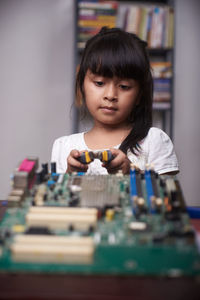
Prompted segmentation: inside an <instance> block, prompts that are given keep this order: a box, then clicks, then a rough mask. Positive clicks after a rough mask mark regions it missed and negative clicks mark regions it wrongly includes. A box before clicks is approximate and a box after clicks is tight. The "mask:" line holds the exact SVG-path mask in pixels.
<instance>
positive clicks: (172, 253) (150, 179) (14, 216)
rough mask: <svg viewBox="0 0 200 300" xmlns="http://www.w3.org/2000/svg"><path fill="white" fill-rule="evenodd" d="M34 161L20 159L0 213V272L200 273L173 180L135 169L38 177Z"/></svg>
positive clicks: (45, 169)
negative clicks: (19, 164)
mask: <svg viewBox="0 0 200 300" xmlns="http://www.w3.org/2000/svg"><path fill="white" fill-rule="evenodd" d="M107 154H109V152H106V153H105V155H107ZM95 155H96V157H97V156H98V155H99V153H96V154H95ZM101 155H102V156H101V157H100V156H99V159H101V160H105V161H107V160H109V159H110V158H109V155H108V157H103V153H101ZM36 161H37V160H31V159H30V160H29V159H26V160H24V162H23V163H22V164H21V167H20V169H19V168H18V169H17V175H16V177H15V178H14V180H13V187H12V189H11V192H10V193H9V195H8V201H6V202H5V203H4V204H5V205H3V204H2V205H1V207H0V208H1V209H2V212H3V213H2V214H1V218H0V271H3V272H15V271H16V270H17V271H20V272H23V271H26V272H30V273H31V272H39V273H48V272H52V265H53V272H55V273H58V274H60V273H62V274H64V273H69V272H73V273H76V272H77V273H79V274H85V273H87V274H88V273H90V274H97V273H98V274H102V273H103V274H107V275H109V274H113V272H114V273H115V274H120V275H124V274H139V275H141V274H144V275H145V276H148V275H154V276H157V275H158V276H160V275H161V276H165V275H166V276H169V275H170V274H173V270H176V271H177V272H178V274H180V275H185V276H194V275H198V274H200V255H199V252H198V248H197V246H196V242H195V232H194V229H193V227H192V226H191V224H190V220H189V216H188V215H187V212H186V210H185V203H184V198H183V195H182V191H181V187H180V184H179V182H178V180H177V178H176V177H172V176H167V175H166V176H164V175H163V176H159V175H158V174H156V173H155V172H154V171H153V170H152V169H150V168H147V169H146V170H145V172H143V173H141V172H140V171H139V170H138V169H137V168H136V167H134V166H131V171H130V175H123V174H122V173H119V174H116V175H86V174H85V175H82V176H79V175H78V174H77V173H74V174H70V175H69V174H57V173H56V172H55V171H56V165H55V164H53V165H51V168H49V167H48V164H42V168H41V169H40V171H39V172H38V171H36V169H37V164H38V163H36ZM49 169H50V173H49ZM38 174H39V175H38ZM5 210H6V213H5ZM133 261H134V264H133V263H130V262H133Z"/></svg>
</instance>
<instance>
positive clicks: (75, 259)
mask: <svg viewBox="0 0 200 300" xmlns="http://www.w3.org/2000/svg"><path fill="white" fill-rule="evenodd" d="M10 250H11V254H12V259H13V260H14V261H17V262H40V263H41V262H42V263H75V264H77V263H91V262H92V258H93V254H94V243H93V240H92V238H89V237H61V236H51V237H49V236H31V235H18V236H16V237H15V239H14V243H13V244H12V245H11V246H10Z"/></svg>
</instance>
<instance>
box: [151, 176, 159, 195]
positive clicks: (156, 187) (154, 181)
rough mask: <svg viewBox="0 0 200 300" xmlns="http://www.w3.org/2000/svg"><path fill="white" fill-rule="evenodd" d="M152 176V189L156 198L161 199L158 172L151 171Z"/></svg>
mask: <svg viewBox="0 0 200 300" xmlns="http://www.w3.org/2000/svg"><path fill="white" fill-rule="evenodd" d="M150 174H151V182H152V188H153V192H154V195H155V197H156V198H159V197H160V195H159V192H158V185H157V180H156V172H155V171H153V170H151V171H150Z"/></svg>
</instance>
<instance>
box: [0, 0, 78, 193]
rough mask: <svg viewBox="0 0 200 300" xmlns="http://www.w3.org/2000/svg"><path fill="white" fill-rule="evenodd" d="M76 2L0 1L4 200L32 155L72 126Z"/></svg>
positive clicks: (43, 157)
mask: <svg viewBox="0 0 200 300" xmlns="http://www.w3.org/2000/svg"><path fill="white" fill-rule="evenodd" d="M73 5H74V1H73V0H56V1H55V0H36V1H35V0H34V1H33V0H1V1H0V104H1V109H0V143H1V155H0V166H1V168H0V199H5V197H6V195H7V192H8V190H9V176H10V174H11V173H12V172H13V170H14V168H15V167H16V164H17V163H18V162H19V161H20V160H22V159H24V158H25V157H26V156H27V155H35V156H38V157H39V158H40V162H41V163H42V162H46V161H50V153H51V147H52V143H53V140H54V139H55V138H56V137H58V136H61V135H65V134H69V133H71V130H72V125H71V124H72V119H73V118H72V112H70V107H71V103H72V101H73V77H74V76H73V72H74V61H73V58H74V55H73V54H74V53H73V49H74V44H73V43H74V32H73V30H74V15H73V14H74V9H73Z"/></svg>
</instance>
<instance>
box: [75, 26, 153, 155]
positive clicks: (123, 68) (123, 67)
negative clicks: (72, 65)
mask: <svg viewBox="0 0 200 300" xmlns="http://www.w3.org/2000/svg"><path fill="white" fill-rule="evenodd" d="M146 48H147V43H146V42H144V41H142V40H141V39H139V38H138V37H137V36H136V35H135V34H132V33H128V32H125V31H123V30H121V29H119V28H112V29H109V28H107V27H103V28H102V29H101V30H100V32H99V33H98V34H97V35H95V36H94V37H92V38H91V39H90V40H88V42H87V43H86V47H85V49H84V52H83V55H82V60H81V63H80V67H79V70H78V73H77V78H76V96H77V98H78V99H80V95H81V97H82V100H83V101H84V90H83V84H84V79H85V75H86V72H87V71H88V70H90V71H91V72H92V73H94V74H97V75H100V76H104V77H108V78H112V77H114V76H116V77H119V78H131V79H134V80H136V81H138V83H139V87H140V94H139V97H140V101H139V104H138V105H136V106H135V107H134V108H133V110H132V111H131V113H130V116H129V120H128V121H129V122H130V123H132V130H131V132H130V133H129V135H128V136H127V137H126V138H125V139H124V141H123V142H122V144H121V145H120V149H121V150H122V151H123V152H124V153H127V151H128V150H129V149H130V151H131V152H132V153H134V154H138V151H139V150H140V146H139V142H140V141H141V140H142V139H143V138H144V137H145V136H146V135H147V133H148V131H149V128H150V127H151V126H152V99H153V79H152V74H151V68H150V62H149V56H148V52H147V49H146Z"/></svg>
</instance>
